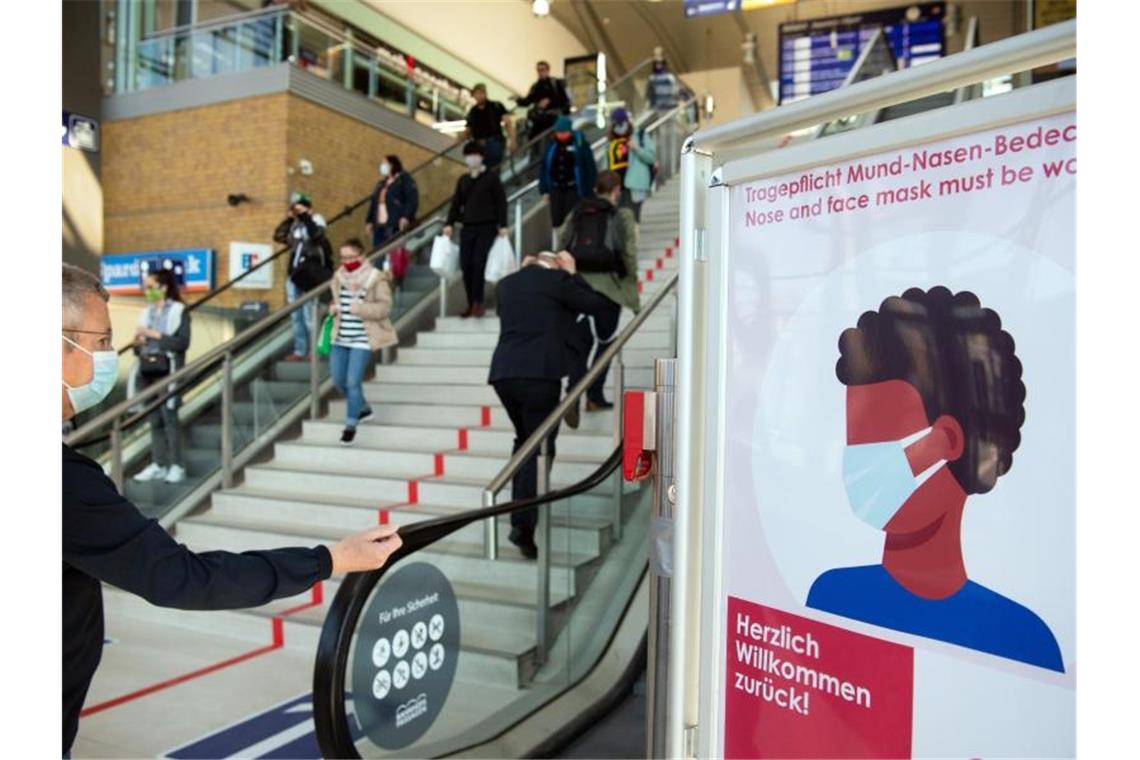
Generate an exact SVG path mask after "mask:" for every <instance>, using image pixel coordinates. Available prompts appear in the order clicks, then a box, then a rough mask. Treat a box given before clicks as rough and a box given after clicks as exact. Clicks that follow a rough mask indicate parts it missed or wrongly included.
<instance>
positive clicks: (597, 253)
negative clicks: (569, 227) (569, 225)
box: [569, 198, 626, 277]
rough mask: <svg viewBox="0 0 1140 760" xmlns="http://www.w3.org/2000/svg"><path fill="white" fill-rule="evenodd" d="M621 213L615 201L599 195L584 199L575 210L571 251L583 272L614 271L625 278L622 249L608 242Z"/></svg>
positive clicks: (579, 269)
mask: <svg viewBox="0 0 1140 760" xmlns="http://www.w3.org/2000/svg"><path fill="white" fill-rule="evenodd" d="M616 213H617V209H616V208H614V207H613V205H612V204H610V203H608V202H606V201H603V200H601V199H598V198H583V199H582V200H581V201H579V203H578V206H577V208H575V209H574V226H573V231H572V232H571V236H570V246H569V247H570V253H571V254H572V255H573V256H574V262H575V264H576V265H577V268H578V271H579V272H614V273H616V274H617V276H618V277H625V275H626V271H625V262H624V261H623V260H622V256H621V251H615V250H614V249H612V248H610V247H609V246H608V245H607V242H608V239H607V234H606V233H607V232H608V231H609V223H610V219H612V218H613V216H614V214H616Z"/></svg>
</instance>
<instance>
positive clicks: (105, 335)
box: [63, 327, 111, 348]
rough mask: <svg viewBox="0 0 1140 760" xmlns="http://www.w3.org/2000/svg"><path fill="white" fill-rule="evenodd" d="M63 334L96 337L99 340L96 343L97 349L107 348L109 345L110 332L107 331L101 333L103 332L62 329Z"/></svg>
mask: <svg viewBox="0 0 1140 760" xmlns="http://www.w3.org/2000/svg"><path fill="white" fill-rule="evenodd" d="M63 332H65V333H78V334H79V335H98V336H99V340H98V341H96V345H97V347H99V348H103V347H107V346H110V345H111V331H110V330H107V331H103V330H76V329H73V328H70V327H65V328H63Z"/></svg>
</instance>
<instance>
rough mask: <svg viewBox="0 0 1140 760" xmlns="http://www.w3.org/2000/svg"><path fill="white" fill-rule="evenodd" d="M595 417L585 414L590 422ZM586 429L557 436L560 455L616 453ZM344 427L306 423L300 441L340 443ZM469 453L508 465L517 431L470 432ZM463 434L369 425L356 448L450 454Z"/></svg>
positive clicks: (609, 437) (608, 440)
mask: <svg viewBox="0 0 1140 760" xmlns="http://www.w3.org/2000/svg"><path fill="white" fill-rule="evenodd" d="M594 414H601V412H591V413H588V414H583V415H582V417H583V420H588V419H589V418H590V417H591V416H593V415H594ZM590 427H592V426H590V425H587V426H586V428H585V429H579V430H569V429H567V428H566V427H565V426H563V427H561V428H560V429H559V432H558V439H557V442H556V444H555V445H556V448H557V450H558V453H559V454H566V455H569V456H573V457H578V458H583V459H590V458H596V459H597V461H599V462H600V461H603V460H604V459H605V457H606V456H608V455H609V452H610V451H613V434H612V433H611V432H609V431H608V429H607V431H606V432H596V433H594V432H590V429H589V428H590ZM343 429H344V425H343V423H341V422H339V421H337V420H334V419H324V420H305V421H304V422H303V423H302V428H301V440H302V441H305V442H306V443H338V442H339V441H340V434H341V431H342V430H343ZM464 435H465V436H466V438H467V449H466V450H467V451H471V452H477V453H481V454H493V455H497V456H501V457H502V458H503V461H504V462H505V461H506V460H507V459H509V458H510V455H511V449H512V446H513V445H514V439H515V434H514V430H513V429H511V428H509V427H507V426H499V427H487V428H485V427H478V428H470V429H468V430H467V431H466V432H465V434H464ZM459 441H460V433H459V431H458V430H456V429H455V428H446V427H425V426H420V425H380V424H373V423H372V422H367V423H365V424H363V425H361V426H360V427H358V428H357V429H356V445H361V446H370V447H374V448H388V447H392V446H395V445H399V446H400V447H401V448H403V449H405V450H408V451H427V452H432V453H434V452H436V451H447V450H457V449H459Z"/></svg>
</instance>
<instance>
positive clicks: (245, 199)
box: [226, 193, 250, 206]
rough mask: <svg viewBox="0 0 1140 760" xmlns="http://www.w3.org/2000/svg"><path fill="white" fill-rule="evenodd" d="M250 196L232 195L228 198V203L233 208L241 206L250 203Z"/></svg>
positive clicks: (243, 194) (242, 194)
mask: <svg viewBox="0 0 1140 760" xmlns="http://www.w3.org/2000/svg"><path fill="white" fill-rule="evenodd" d="M249 202H250V199H249V196H248V195H246V194H245V193H230V194H229V195H227V196H226V203H228V204H230V205H231V206H240V205H241V204H242V203H249Z"/></svg>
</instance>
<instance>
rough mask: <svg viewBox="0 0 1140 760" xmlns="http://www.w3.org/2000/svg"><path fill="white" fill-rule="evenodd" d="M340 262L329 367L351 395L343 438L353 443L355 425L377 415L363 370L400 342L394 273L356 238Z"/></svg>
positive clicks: (334, 285)
mask: <svg viewBox="0 0 1140 760" xmlns="http://www.w3.org/2000/svg"><path fill="white" fill-rule="evenodd" d="M340 260H341V266H340V268H339V269H337V270H336V272H334V273H333V279H332V297H333V301H332V304H331V305H330V306H329V312H330V313H332V314H333V315H335V322H334V324H333V341H332V350H331V352H330V354H329V367H330V370H331V372H332V379H333V383H334V384H335V385H336V387H337V390H339V391H340V392H341V393H343V394H344V397H345V399H347V401H348V412H347V414H346V415H345V421H344V432H343V433H341V436H340V442H341V443H342V444H343V445H345V446H349V445H351V444H352V442H353V441H354V440H355V439H356V426H357V425H358V424H359V423H361V422H364V421H365V420H367V419H368V418H370V417H371V416H372V408H371V407H369V406H368V402H367V401H365V400H364V373H365V372H367V371H368V365H369V364H371V363H372V354H373V353H374V352H375V351H379V350H380V349H382V348H385V347H387V346H394V345H396V343H397V338H396V329H395V328H394V327H393V326H392V321H391V320H390V319H389V318H388V314H389V313H390V312H391V311H392V286H391V281H392V278H391V276H390V275H389V274H388V273H387V272H381V271H380V270H378V269H377V268H376V267H374V266H372V265H371V264H370V263H368V262H367V261H365V260H364V246H363V245H362V244H361V242H360V241H359V240H357V239H355V238H354V239H352V240H349V241H348V242H347V243H345V244H344V245H342V246H341V247H340Z"/></svg>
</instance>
